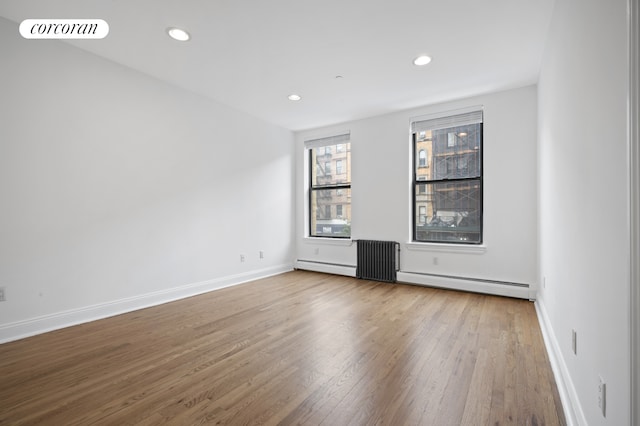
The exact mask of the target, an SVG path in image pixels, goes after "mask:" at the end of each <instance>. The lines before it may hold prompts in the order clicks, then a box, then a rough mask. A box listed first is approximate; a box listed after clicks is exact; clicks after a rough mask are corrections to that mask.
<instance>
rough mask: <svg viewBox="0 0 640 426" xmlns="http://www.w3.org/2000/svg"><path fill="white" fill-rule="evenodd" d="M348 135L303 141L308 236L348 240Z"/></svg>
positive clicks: (349, 180) (349, 207)
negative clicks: (306, 153) (307, 197)
mask: <svg viewBox="0 0 640 426" xmlns="http://www.w3.org/2000/svg"><path fill="white" fill-rule="evenodd" d="M349 140H350V138H349V134H348V133H347V134H342V135H336V136H332V137H328V138H322V139H313V140H308V141H305V148H306V149H307V151H308V155H309V236H311V237H333V238H350V237H351V143H350V142H349Z"/></svg>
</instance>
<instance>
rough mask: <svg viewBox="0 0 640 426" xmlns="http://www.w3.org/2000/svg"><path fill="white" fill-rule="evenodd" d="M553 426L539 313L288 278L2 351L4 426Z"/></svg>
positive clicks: (406, 289) (391, 288) (492, 300)
mask: <svg viewBox="0 0 640 426" xmlns="http://www.w3.org/2000/svg"><path fill="white" fill-rule="evenodd" d="M205 423H212V424H230V425H243V424H284V425H289V424H305V425H320V424H323V425H351V424H353V425H438V426H441V425H506V424H513V425H558V424H560V425H562V424H565V421H564V417H563V414H562V409H561V406H560V402H559V397H558V393H557V389H556V385H555V382H554V379H553V375H552V372H551V368H550V365H549V360H548V358H547V355H546V352H545V349H544V345H543V341H542V337H541V333H540V329H539V326H538V322H537V320H536V314H535V310H534V306H533V304H532V303H530V302H528V301H523V300H514V299H508V298H502V297H495V296H484V295H477V294H468V293H462V292H454V291H445V290H437V289H430V288H424V287H417V286H408V285H399V284H384V283H377V282H372V281H363V280H356V279H352V278H347V277H336V276H331V275H324V274H318V273H312V272H303V271H294V272H290V273H286V274H283V275H279V276H276V277H272V278H267V279H263V280H259V281H255V282H252V283H248V284H243V285H240V286H236V287H232V288H228V289H224V290H219V291H215V292H212V293H208V294H205V295H202V296H197V297H193V298H189V299H184V300H181V301H177V302H173V303H170V304H166V305H162V306H158V307H154V308H149V309H145V310H141V311H136V312H133V313H130V314H126V315H120V316H117V317H113V318H109V319H105V320H101V321H95V322H92V323H88V324H83V325H80V326H76V327H71V328H67V329H64V330H59V331H55V332H51V333H47V334H43V335H40V336H36V337H32V338H28V339H24V340H20V341H16V342H11V343H6V344H4V345H0V424H2V425H4V424H8V425H9V424H10V425H22V424H29V425H33V424H45V425H88V424H106V425H125V424H140V425H161V424H171V425H191V424H205Z"/></svg>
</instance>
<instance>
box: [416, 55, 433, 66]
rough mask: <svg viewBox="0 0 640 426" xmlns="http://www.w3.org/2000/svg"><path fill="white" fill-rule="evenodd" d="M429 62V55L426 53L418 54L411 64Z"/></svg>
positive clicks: (420, 64)
mask: <svg viewBox="0 0 640 426" xmlns="http://www.w3.org/2000/svg"><path fill="white" fill-rule="evenodd" d="M429 62H431V57H429V56H427V55H421V56H418V57H417V58H415V59H414V60H413V64H414V65H417V66H419V67H421V66H423V65H427V64H428V63H429Z"/></svg>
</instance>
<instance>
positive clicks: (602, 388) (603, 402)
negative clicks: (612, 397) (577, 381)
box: [598, 376, 607, 417]
mask: <svg viewBox="0 0 640 426" xmlns="http://www.w3.org/2000/svg"><path fill="white" fill-rule="evenodd" d="M598 408H600V411H601V412H602V416H603V417H607V384H606V383H605V382H604V380H603V379H602V377H601V376H598Z"/></svg>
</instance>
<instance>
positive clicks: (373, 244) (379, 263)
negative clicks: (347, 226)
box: [356, 240, 400, 283]
mask: <svg viewBox="0 0 640 426" xmlns="http://www.w3.org/2000/svg"><path fill="white" fill-rule="evenodd" d="M356 247H357V250H358V254H357V264H356V277H357V278H361V279H365V280H373V281H384V282H390V283H395V282H396V279H397V276H396V275H397V272H398V269H399V266H400V243H398V242H396V241H377V240H357V245H356Z"/></svg>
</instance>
